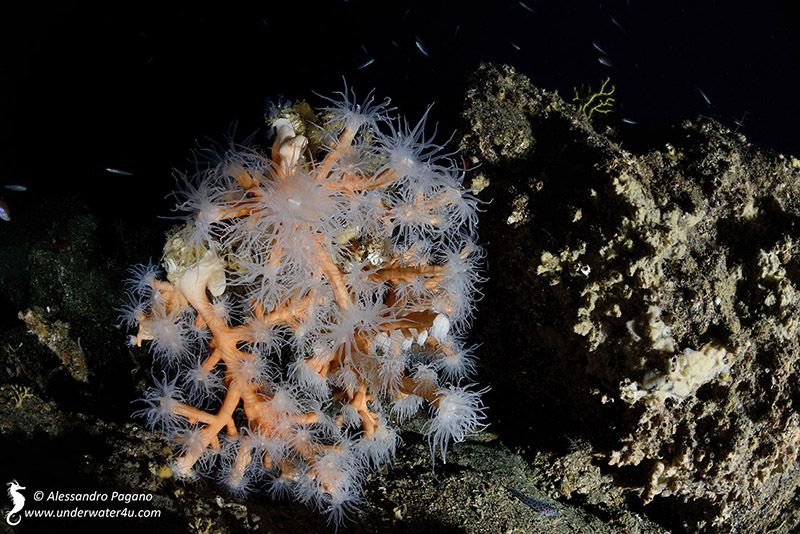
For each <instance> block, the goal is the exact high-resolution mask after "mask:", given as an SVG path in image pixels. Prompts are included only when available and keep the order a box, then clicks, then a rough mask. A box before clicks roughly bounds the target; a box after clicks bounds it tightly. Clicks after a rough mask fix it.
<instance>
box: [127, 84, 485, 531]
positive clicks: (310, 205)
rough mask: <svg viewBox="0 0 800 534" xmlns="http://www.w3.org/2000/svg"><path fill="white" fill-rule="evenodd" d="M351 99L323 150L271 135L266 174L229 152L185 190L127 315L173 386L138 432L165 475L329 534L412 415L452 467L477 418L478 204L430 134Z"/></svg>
mask: <svg viewBox="0 0 800 534" xmlns="http://www.w3.org/2000/svg"><path fill="white" fill-rule="evenodd" d="M342 96H343V97H344V98H343V102H335V101H331V102H332V103H333V105H332V106H331V107H330V108H328V109H327V111H326V113H327V116H328V120H327V122H325V125H324V126H323V127H322V128H321V129H320V130H319V131H318V132H317V137H318V138H319V139H321V142H317V143H309V141H308V139H307V138H306V137H305V136H303V135H300V134H298V133H297V131H296V126H295V125H294V124H293V123H292V121H290V120H288V119H287V118H277V119H275V120H274V122H273V126H274V129H275V139H274V143H273V146H272V150H271V157H270V158H266V157H264V156H262V155H261V154H259V153H257V152H256V151H254V150H251V149H246V148H240V147H232V148H231V149H230V150H229V151H228V152H227V153H225V154H223V155H221V156H219V158H218V159H216V160H214V161H212V162H210V163H209V166H208V169H207V170H206V171H204V172H202V173H201V174H200V175H199V176H198V177H196V178H195V179H194V180H189V179H187V180H186V186H185V190H184V191H183V192H182V193H181V195H182V196H183V201H182V202H180V203H179V208H180V209H183V210H185V211H187V215H186V222H185V224H184V225H183V226H182V227H180V228H178V229H177V230H176V231H175V232H173V234H172V235H171V237H170V238H169V240H168V242H167V245H166V247H165V252H164V260H163V264H164V266H165V268H166V280H162V279H159V278H158V277H157V276H156V275H155V269H153V268H149V267H137V268H135V269H134V273H135V275H136V276H135V277H134V279H133V280H132V281H130V283H129V287H130V288H131V301H132V302H131V305H130V306H129V307H127V308H126V318H127V319H128V322H129V324H131V325H135V326H138V333H137V334H136V335H135V336H132V339H131V341H132V343H133V344H135V345H137V346H141V345H142V344H143V342H145V341H149V342H150V345H151V348H152V349H153V352H154V353H155V356H156V360H157V364H158V367H160V369H161V370H162V373H163V376H164V378H163V381H159V380H158V376H157V375H156V377H155V378H156V385H155V387H154V388H152V389H150V390H149V391H148V392H147V393H146V394H145V398H144V401H145V402H146V403H147V405H148V406H147V408H145V409H144V410H142V411H141V414H142V415H144V416H146V418H147V420H148V423H149V424H150V425H151V426H152V427H153V428H156V429H160V430H162V431H164V432H165V433H166V434H168V435H171V436H173V438H174V439H175V441H176V444H178V445H179V446H180V452H179V455H178V456H177V458H176V459H175V461H174V463H173V471H174V473H175V474H176V475H177V476H180V477H193V476H195V474H196V473H198V472H204V471H206V470H210V469H212V468H213V465H214V464H215V463H219V464H220V465H221V467H222V475H221V477H220V478H221V480H222V481H223V482H224V483H225V484H226V485H227V486H228V487H229V488H230V489H232V490H233V491H234V492H237V493H245V492H246V491H247V490H250V489H252V487H253V485H254V484H255V483H256V482H257V481H259V480H266V481H267V483H266V486H267V489H268V490H271V491H274V492H275V493H285V492H286V490H287V488H291V491H292V492H293V493H294V494H295V495H296V496H297V497H298V498H299V499H301V500H302V501H304V502H310V503H312V504H314V505H316V506H317V507H319V508H321V509H322V510H324V511H326V512H327V513H328V514H329V517H330V518H331V519H332V520H333V521H336V522H340V521H341V520H342V519H343V518H344V516H345V514H347V513H348V512H352V510H353V507H354V506H355V505H356V504H357V503H358V502H359V500H360V488H361V484H362V482H363V479H364V475H365V473H366V471H367V470H368V469H370V468H374V467H375V466H377V465H379V464H381V463H382V462H384V461H386V460H388V459H390V458H391V457H392V455H393V454H394V450H395V447H396V444H397V441H398V438H397V431H396V429H395V427H394V426H393V425H395V424H397V423H398V422H399V421H400V420H402V419H403V418H407V417H410V416H411V415H413V413H414V412H415V411H416V410H417V409H418V408H419V405H420V404H421V403H422V402H424V401H427V403H428V404H429V406H430V409H431V419H430V421H429V423H428V426H427V432H428V437H429V441H430V443H431V444H432V447H434V448H436V447H438V448H441V452H442V456H443V457H444V454H445V451H446V447H447V443H448V441H449V440H450V439H451V438H454V439H455V440H457V441H458V440H461V439H464V437H465V436H467V435H469V434H470V433H472V432H475V431H477V430H478V429H479V428H480V426H481V423H480V420H481V418H482V415H483V412H482V405H481V401H480V393H481V392H479V391H474V390H472V389H470V386H468V385H467V386H462V385H461V383H462V382H464V381H465V380H466V379H467V377H468V374H469V372H470V371H471V370H472V365H473V364H472V359H471V356H470V355H469V354H468V352H467V351H466V350H465V349H464V348H463V346H462V337H463V334H464V332H465V329H466V326H467V324H468V322H469V318H470V315H471V310H472V302H473V300H474V294H475V291H476V290H475V286H476V284H477V283H478V282H479V281H480V276H479V274H478V264H479V262H480V260H481V257H482V251H481V249H480V248H479V247H477V246H476V245H475V226H476V201H475V199H474V198H472V197H471V196H469V195H468V194H467V193H466V192H465V190H464V188H463V187H462V185H461V179H462V175H461V173H460V171H459V170H458V169H457V167H456V166H455V164H454V163H453V162H452V161H450V160H449V159H447V158H446V157H444V156H441V155H439V154H440V150H441V148H440V147H438V146H437V145H433V144H432V143H431V142H430V141H429V140H426V139H424V138H423V137H422V132H423V131H424V123H425V117H423V120H422V121H421V122H420V124H418V125H416V126H415V127H413V128H409V127H408V126H407V125H406V126H405V127H402V126H401V124H405V123H400V122H397V123H395V121H394V120H393V119H391V118H389V112H390V111H391V110H390V109H389V108H388V107H387V103H383V104H374V103H373V100H372V99H371V98H370V99H368V100H367V101H366V102H365V103H362V104H355V103H354V102H351V101H350V95H348V94H347V93H343V94H342ZM284 112H287V113H290V112H291V108H286V109H285V110H284ZM384 126H385V128H384ZM309 127H310V126H309ZM387 131H388V133H386V132H387ZM318 155H321V157H320V158H319V159H318V158H317V156H318ZM282 362H285V363H286V365H282ZM208 406H216V408H212V409H210V410H209V409H208V408H207V407H208ZM223 431H224V434H223ZM434 452H435V451H434Z"/></svg>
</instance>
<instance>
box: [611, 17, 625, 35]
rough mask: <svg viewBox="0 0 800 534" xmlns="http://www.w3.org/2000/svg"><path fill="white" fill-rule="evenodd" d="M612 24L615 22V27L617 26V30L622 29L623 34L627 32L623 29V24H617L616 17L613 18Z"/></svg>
mask: <svg viewBox="0 0 800 534" xmlns="http://www.w3.org/2000/svg"><path fill="white" fill-rule="evenodd" d="M611 22H613V23H614V26H616V27H617V28H619V29H620V30H622V31H623V32H624V31H625V28H623V27H622V24H620V23H619V22H617V19H615V18H614V17H611Z"/></svg>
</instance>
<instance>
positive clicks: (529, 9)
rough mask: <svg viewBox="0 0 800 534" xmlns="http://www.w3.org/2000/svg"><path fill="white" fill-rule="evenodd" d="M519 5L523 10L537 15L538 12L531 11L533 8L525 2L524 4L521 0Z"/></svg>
mask: <svg viewBox="0 0 800 534" xmlns="http://www.w3.org/2000/svg"><path fill="white" fill-rule="evenodd" d="M519 5H521V6H522V8H523V9H527V10H528V11H530V12H531V13H533V14H536V11H534V10H533V9H531V6H529V5H528V4H526V3H525V2H523V1H522V0H520V2H519Z"/></svg>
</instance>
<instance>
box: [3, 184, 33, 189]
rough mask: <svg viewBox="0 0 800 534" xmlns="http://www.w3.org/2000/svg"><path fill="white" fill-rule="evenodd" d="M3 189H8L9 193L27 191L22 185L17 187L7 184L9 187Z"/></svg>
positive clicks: (16, 185)
mask: <svg viewBox="0 0 800 534" xmlns="http://www.w3.org/2000/svg"><path fill="white" fill-rule="evenodd" d="M5 188H6V189H9V190H11V191H27V190H28V188H27V187H25V186H24V185H18V184H9V185H7V186H5Z"/></svg>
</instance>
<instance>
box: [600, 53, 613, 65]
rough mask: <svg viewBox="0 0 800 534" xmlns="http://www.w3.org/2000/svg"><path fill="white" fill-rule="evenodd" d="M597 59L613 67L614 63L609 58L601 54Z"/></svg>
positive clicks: (602, 63)
mask: <svg viewBox="0 0 800 534" xmlns="http://www.w3.org/2000/svg"><path fill="white" fill-rule="evenodd" d="M597 61H599V62H600V64H601V65H605V66H606V67H613V66H614V64H613V63H612V62H611V60H610V59H608V58H607V57H602V56H600V57H599V58H597Z"/></svg>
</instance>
